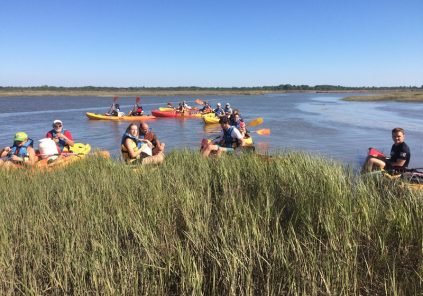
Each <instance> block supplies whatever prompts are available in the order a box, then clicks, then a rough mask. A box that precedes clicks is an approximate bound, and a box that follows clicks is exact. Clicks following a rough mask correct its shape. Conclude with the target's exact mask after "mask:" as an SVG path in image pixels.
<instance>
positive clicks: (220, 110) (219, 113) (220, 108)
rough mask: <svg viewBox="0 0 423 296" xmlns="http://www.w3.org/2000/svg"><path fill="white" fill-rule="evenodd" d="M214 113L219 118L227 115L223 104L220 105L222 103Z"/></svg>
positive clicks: (218, 104)
mask: <svg viewBox="0 0 423 296" xmlns="http://www.w3.org/2000/svg"><path fill="white" fill-rule="evenodd" d="M213 112H214V114H216V116H218V117H220V116H223V115H225V110H223V108H222V104H220V103H217V105H216V109H214V110H213Z"/></svg>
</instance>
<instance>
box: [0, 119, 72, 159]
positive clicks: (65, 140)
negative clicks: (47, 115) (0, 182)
mask: <svg viewBox="0 0 423 296" xmlns="http://www.w3.org/2000/svg"><path fill="white" fill-rule="evenodd" d="M52 127H53V128H52V129H51V130H49V131H48V132H47V133H46V136H45V138H44V139H42V140H40V143H41V142H43V145H41V144H40V148H43V149H40V150H39V151H35V149H34V141H33V140H32V139H31V138H30V137H28V135H27V134H26V133H25V132H17V133H16V134H15V137H14V139H13V144H12V145H11V146H6V147H4V148H3V149H1V150H0V167H2V166H6V167H13V166H33V165H34V164H35V163H36V162H37V161H38V160H39V159H40V158H47V157H54V156H55V157H56V158H57V156H59V155H61V154H63V155H65V154H69V153H73V150H72V149H73V147H74V146H75V142H74V140H73V137H72V134H71V132H70V131H69V130H65V129H64V128H63V122H62V121H61V120H59V119H56V120H54V121H53V124H52ZM46 140H47V141H48V142H49V143H50V142H51V145H50V146H48V145H46V143H47V141H46ZM51 147H53V149H51ZM75 148H76V147H75ZM56 158H55V159H56ZM50 160H53V158H51V159H50Z"/></svg>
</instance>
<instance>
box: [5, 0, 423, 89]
mask: <svg viewBox="0 0 423 296" xmlns="http://www.w3.org/2000/svg"><path fill="white" fill-rule="evenodd" d="M422 16H423V1H421V0H415V1H408V0H404V1H397V0H396V1H391V0H384V1H381V0H374V1H373V0H366V1H364V0H355V1H342V0H338V1H335V0H334V1H326V0H323V1H317V0H316V1H311V0H299V1H294V0H292V1H268V0H261V1H249V0H244V1H231V0H227V1H208V0H206V1H193V0H191V1H189V0H178V1H161V0H150V1H126V0H123V1H121V0H120V1H108V0H101V1H99V0H85V1H82V0H72V1H64V0H54V1H53V0H43V1H29V0H28V1H27V0H20V1H6V0H4V1H1V2H0V38H1V39H0V40H1V43H0V86H38V85H54V86H86V85H94V86H118V87H128V86H146V87H152V86H162V87H167V86H204V87H207V86H220V87H232V86H262V85H279V84H286V83H290V84H308V85H316V84H333V85H344V86H399V85H403V86H409V85H416V86H421V85H423V17H422Z"/></svg>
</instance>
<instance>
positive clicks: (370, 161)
mask: <svg viewBox="0 0 423 296" xmlns="http://www.w3.org/2000/svg"><path fill="white" fill-rule="evenodd" d="M385 165H386V163H385V162H384V161H383V160H381V159H378V158H375V157H372V156H368V157H367V158H366V161H365V162H364V164H363V168H362V171H363V172H371V171H372V170H373V167H377V168H378V169H379V170H382V169H383V168H384V167H385Z"/></svg>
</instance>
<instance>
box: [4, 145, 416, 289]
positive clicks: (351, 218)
mask: <svg viewBox="0 0 423 296" xmlns="http://www.w3.org/2000/svg"><path fill="white" fill-rule="evenodd" d="M0 178H1V180H2V181H1V182H2V186H1V187H0V209H1V210H0V219H1V221H2V224H1V226H0V275H1V280H0V294H1V295H8V294H9V295H10V294H39V295H40V294H43V295H44V294H60V295H63V294H78V295H79V294H105V295H124V294H150V295H163V294H173V295H180V294H191V295H201V294H207V295H217V294H219V295H221V294H223V295H225V294H226V295H252V294H257V295H283V294H285V295H322V294H323V295H325V294H328V295H354V294H356V295H382V294H389V295H417V294H421V293H422V291H423V287H422V274H423V260H422V259H423V254H422V246H423V243H422V236H423V221H422V217H423V196H422V195H421V193H419V192H411V191H407V190H404V189H401V188H400V187H399V186H397V185H398V184H396V183H392V182H389V181H387V180H383V179H380V178H371V179H369V178H366V179H360V178H359V177H357V176H355V175H354V174H352V172H350V171H349V170H348V169H346V168H344V167H342V166H340V165H339V164H337V163H331V162H329V161H327V160H325V159H322V158H317V157H312V156H310V155H307V154H302V153H285V154H284V155H281V156H279V157H271V158H266V157H264V158H263V157H257V156H254V155H245V156H240V157H233V156H232V157H231V156H227V157H223V158H221V159H218V160H217V159H210V160H206V159H202V158H200V157H199V156H198V155H197V154H194V153H193V152H189V151H177V152H173V153H171V154H170V155H169V156H168V157H167V159H166V161H165V163H164V164H163V165H161V166H150V167H141V168H137V169H135V170H134V168H132V167H128V166H125V165H123V164H121V163H120V162H117V161H112V160H104V159H96V158H94V159H87V160H86V161H81V162H80V163H75V164H74V165H73V166H70V167H67V168H65V169H63V170H58V171H56V172H53V173H36V174H33V173H27V172H19V171H16V172H13V171H12V172H5V171H0Z"/></svg>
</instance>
